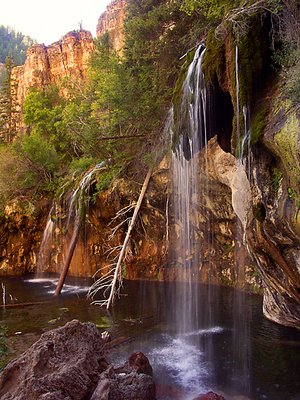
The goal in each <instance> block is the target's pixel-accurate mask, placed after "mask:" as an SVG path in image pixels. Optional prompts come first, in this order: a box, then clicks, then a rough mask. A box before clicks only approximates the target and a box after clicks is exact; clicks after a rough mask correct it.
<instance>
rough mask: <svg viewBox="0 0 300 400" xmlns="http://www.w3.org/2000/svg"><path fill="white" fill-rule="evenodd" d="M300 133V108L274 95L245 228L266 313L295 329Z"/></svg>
mask: <svg viewBox="0 0 300 400" xmlns="http://www.w3.org/2000/svg"><path fill="white" fill-rule="evenodd" d="M268 100H269V101H270V99H266V100H265V101H268ZM299 132H300V130H299V107H298V109H295V108H293V107H291V105H289V104H287V103H286V102H284V99H283V98H281V96H280V92H279V93H276V95H274V96H273V98H272V100H271V108H270V113H269V116H268V119H267V125H266V127H265V129H264V132H263V138H262V143H259V144H258V145H257V146H256V147H255V149H254V168H253V169H254V184H253V187H252V202H253V210H254V218H253V219H250V220H249V221H248V227H247V241H248V243H249V245H250V250H251V253H252V254H253V257H254V258H255V260H256V262H257V265H258V268H259V270H260V272H261V276H262V280H263V286H264V303H263V311H264V314H265V316H266V317H268V318H269V319H271V320H273V321H275V322H277V323H280V324H282V325H286V326H296V327H299V326H300V268H299V266H300V214H299V204H300V203H299V198H300V197H299V196H300V181H299V170H300V159H299V153H300V148H299V144H300V140H299V138H300V136H299Z"/></svg>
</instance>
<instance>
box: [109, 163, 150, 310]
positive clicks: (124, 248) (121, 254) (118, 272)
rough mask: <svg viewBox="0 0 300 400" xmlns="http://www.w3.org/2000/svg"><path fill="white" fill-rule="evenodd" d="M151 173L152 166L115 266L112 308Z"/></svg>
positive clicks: (111, 290) (110, 299) (111, 297)
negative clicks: (125, 256)
mask: <svg viewBox="0 0 300 400" xmlns="http://www.w3.org/2000/svg"><path fill="white" fill-rule="evenodd" d="M151 174H152V168H150V169H149V171H148V173H147V175H146V178H145V180H144V183H143V186H142V190H141V193H140V196H139V198H138V201H137V203H136V206H135V208H134V213H133V216H132V219H131V221H130V224H129V227H128V231H127V233H126V237H125V239H124V242H123V246H122V249H121V252H120V254H119V258H118V262H117V265H116V268H115V273H114V277H113V280H112V283H111V289H110V295H109V298H108V300H107V305H106V308H107V309H109V308H110V306H111V304H112V303H113V301H114V297H115V292H116V285H117V282H118V279H119V276H120V269H121V262H122V260H123V257H124V255H125V251H126V247H127V244H128V241H129V239H130V234H131V231H132V229H133V227H134V225H135V222H136V219H137V216H138V213H139V210H140V208H141V204H142V201H143V198H144V196H145V193H146V190H147V187H148V183H149V180H150V178H151Z"/></svg>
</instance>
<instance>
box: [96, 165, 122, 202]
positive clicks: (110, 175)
mask: <svg viewBox="0 0 300 400" xmlns="http://www.w3.org/2000/svg"><path fill="white" fill-rule="evenodd" d="M119 172H120V169H118V168H117V167H110V168H109V169H107V170H105V171H104V172H102V173H101V174H99V175H98V178H97V184H96V196H97V194H98V193H100V192H101V191H102V190H104V189H107V188H108V187H109V186H110V185H111V183H112V182H113V180H114V179H115V178H116V176H117V175H118V173H119Z"/></svg>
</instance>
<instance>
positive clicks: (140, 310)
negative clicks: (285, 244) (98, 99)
mask: <svg viewBox="0 0 300 400" xmlns="http://www.w3.org/2000/svg"><path fill="white" fill-rule="evenodd" d="M0 281H1V282H3V283H4V284H5V287H6V291H7V293H9V294H11V295H12V296H13V298H14V299H15V300H14V301H15V303H26V304H25V305H23V306H17V305H13V306H8V307H5V308H4V307H1V311H0V312H1V320H2V323H4V324H5V325H6V326H7V328H8V341H9V347H10V351H11V354H10V355H11V357H16V356H17V355H19V354H20V353H21V352H23V351H24V350H25V349H26V348H28V346H30V345H31V344H32V343H33V342H34V341H35V340H37V339H38V337H39V335H40V334H41V333H43V332H44V331H47V330H49V329H52V328H55V327H57V326H61V325H63V324H65V323H66V322H67V321H70V320H72V319H74V318H77V319H79V320H81V321H92V322H94V323H95V324H96V325H97V326H98V328H99V329H101V330H109V331H110V333H111V335H112V336H113V337H122V338H123V339H124V340H122V341H121V342H122V345H120V346H118V347H116V348H115V349H114V352H112V354H111V357H112V359H114V360H115V361H116V362H120V363H121V362H122V361H123V360H124V359H126V358H127V357H128V355H129V354H130V353H131V352H132V351H137V350H140V351H143V352H144V353H145V354H146V355H148V357H149V358H150V361H151V363H152V365H153V367H154V371H155V380H156V383H157V388H158V393H159V396H158V400H169V399H178V400H187V399H192V398H193V397H195V395H197V394H199V393H202V392H205V391H207V390H215V391H219V392H223V393H225V395H226V399H228V400H230V399H238V398H239V399H241V398H242V397H241V396H244V399H245V398H248V399H251V400H263V399H269V400H283V399H284V400H297V399H299V398H300V382H299V365H300V351H299V350H300V333H299V332H298V331H296V330H293V329H291V328H283V327H280V326H279V325H276V324H273V323H271V322H269V321H267V320H265V319H264V318H263V317H262V315H261V298H260V297H259V296H254V295H251V296H250V295H246V296H245V295H243V296H245V299H244V300H245V301H246V310H247V309H248V308H250V309H251V310H252V321H251V325H250V328H251V331H250V340H251V346H250V348H251V359H252V363H251V366H250V375H251V391H249V392H247V391H242V390H241V389H236V388H237V386H235V385H233V384H232V380H233V378H234V377H233V376H232V371H233V365H234V363H235V359H234V357H235V349H234V341H233V337H234V335H233V330H234V327H235V329H238V327H236V326H235V325H234V319H233V315H232V310H233V307H232V305H233V302H234V299H235V297H234V291H233V290H232V289H229V288H221V287H219V288H216V293H218V296H217V297H216V298H214V297H213V298H214V301H217V304H215V306H216V309H217V310H218V312H217V313H216V314H215V315H214V320H213V321H212V324H211V325H202V326H196V327H195V329H192V330H190V331H188V332H184V333H183V334H182V335H178V336H175V325H176V324H175V321H174V323H172V320H170V318H168V316H169V315H171V314H172V312H173V309H172V303H171V301H172V296H170V293H171V292H172V287H173V285H172V284H163V283H154V282H125V285H124V290H123V293H126V295H123V296H121V298H120V299H119V301H118V303H117V305H116V307H115V308H114V309H113V310H112V311H111V312H110V313H108V312H107V311H106V310H103V309H101V308H99V307H96V306H91V305H90V304H89V303H88V302H87V301H86V298H85V291H86V290H87V288H88V286H89V282H88V281H87V280H78V279H77V280H72V279H69V280H68V281H67V285H68V286H67V288H66V289H67V290H66V291H65V292H64V293H63V294H62V296H61V297H59V298H53V297H52V295H51V293H52V292H53V287H55V283H54V282H53V280H52V279H50V281H49V280H44V279H43V280H40V281H39V282H37V281H32V278H31V277H28V278H25V279H23V278H1V279H0ZM206 290H207V288H206V287H205V286H203V285H202V286H199V293H200V299H199V302H200V307H199V310H201V307H203V306H205V304H206V303H205V300H206V297H205V296H206V294H207V293H206ZM212 306H214V304H212ZM237 334H239V332H237ZM207 343H209V344H210V346H211V347H212V349H213V351H212V354H210V355H208V352H209V351H210V350H211V349H209V348H207V347H206V345H207ZM211 356H212V357H211Z"/></svg>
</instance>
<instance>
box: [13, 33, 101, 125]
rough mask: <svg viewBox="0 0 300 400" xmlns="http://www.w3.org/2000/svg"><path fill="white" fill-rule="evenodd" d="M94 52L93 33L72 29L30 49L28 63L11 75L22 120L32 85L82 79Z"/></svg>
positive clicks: (14, 70)
mask: <svg viewBox="0 0 300 400" xmlns="http://www.w3.org/2000/svg"><path fill="white" fill-rule="evenodd" d="M93 51H94V43H93V38H92V35H91V33H90V32H88V31H84V30H81V31H73V32H69V33H67V34H66V35H65V36H64V37H63V38H62V39H61V40H59V41H57V42H55V43H53V44H52V45H50V46H45V45H44V44H37V45H35V46H32V47H31V48H29V49H28V51H27V58H26V61H25V64H24V65H22V66H18V67H15V68H13V70H12V77H11V79H12V83H13V84H12V99H13V102H14V104H15V108H16V111H17V113H18V115H19V117H20V120H21V113H22V105H23V101H24V98H25V97H26V95H27V93H28V91H29V89H30V88H31V87H38V88H43V87H45V86H46V85H49V84H57V85H58V86H59V84H60V83H61V82H62V80H63V79H64V78H66V77H71V78H72V80H77V79H82V78H83V77H84V76H85V75H86V72H87V69H88V60H89V58H90V55H91V53H92V52H93ZM18 125H19V123H18V121H17V126H18Z"/></svg>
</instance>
